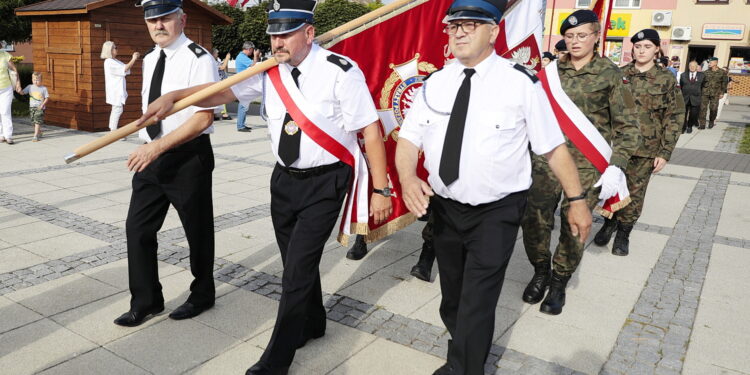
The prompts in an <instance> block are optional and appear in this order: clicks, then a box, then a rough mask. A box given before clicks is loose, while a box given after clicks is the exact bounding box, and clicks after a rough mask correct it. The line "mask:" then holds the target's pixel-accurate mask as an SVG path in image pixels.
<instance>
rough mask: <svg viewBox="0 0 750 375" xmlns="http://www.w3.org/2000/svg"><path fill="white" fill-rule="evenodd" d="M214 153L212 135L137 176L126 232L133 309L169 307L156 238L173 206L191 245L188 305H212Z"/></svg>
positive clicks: (163, 157)
mask: <svg viewBox="0 0 750 375" xmlns="http://www.w3.org/2000/svg"><path fill="white" fill-rule="evenodd" d="M213 169H214V154H213V150H212V149H211V141H210V139H209V137H208V135H201V136H199V137H198V138H196V139H193V140H192V141H190V142H187V143H185V144H183V145H180V146H178V147H175V148H174V149H172V150H169V151H167V152H165V153H163V154H162V155H161V156H159V157H158V158H157V159H156V160H155V161H154V162H153V163H151V164H150V165H149V166H148V167H146V169H144V170H143V171H142V172H138V173H136V174H135V175H133V194H132V196H131V198H130V208H129V209H128V218H127V221H126V223H125V232H126V235H127V240H128V276H129V279H130V281H129V283H130V293H131V295H132V298H131V300H130V308H131V310H134V311H143V310H146V309H149V308H151V307H154V306H159V305H162V304H164V296H163V295H162V292H161V284H160V283H159V273H158V266H157V258H156V250H157V248H158V243H157V241H156V234H157V233H158V232H159V229H161V226H162V224H163V223H164V218H165V217H166V216H167V210H168V209H169V205H170V204H172V206H174V208H175V209H176V210H177V213H178V214H179V216H180V221H182V226H183V228H184V229H185V236H186V237H187V241H188V244H189V246H190V271H191V272H192V273H193V276H194V277H195V279H194V280H193V282H192V284H190V292H191V293H190V297H189V298H188V302H191V303H193V304H195V305H198V306H201V305H206V304H213V302H214V297H215V289H214V278H213V267H214V214H213V201H212V197H211V174H212V171H213Z"/></svg>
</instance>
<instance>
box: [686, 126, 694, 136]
mask: <svg viewBox="0 0 750 375" xmlns="http://www.w3.org/2000/svg"><path fill="white" fill-rule="evenodd" d="M687 132H688V134H690V133H692V132H693V127H692V126H691V127H689V128H687Z"/></svg>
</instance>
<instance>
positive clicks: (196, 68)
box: [138, 34, 219, 142]
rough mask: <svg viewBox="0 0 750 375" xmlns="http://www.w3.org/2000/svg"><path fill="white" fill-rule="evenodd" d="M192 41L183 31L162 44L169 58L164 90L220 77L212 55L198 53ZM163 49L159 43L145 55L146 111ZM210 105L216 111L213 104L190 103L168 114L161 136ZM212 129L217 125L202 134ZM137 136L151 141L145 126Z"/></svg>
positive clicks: (189, 85)
mask: <svg viewBox="0 0 750 375" xmlns="http://www.w3.org/2000/svg"><path fill="white" fill-rule="evenodd" d="M192 43H193V41H192V40H190V39H188V38H187V37H186V36H185V34H182V35H180V36H179V38H177V40H175V41H174V42H172V44H170V45H169V46H167V47H165V48H163V50H164V54H165V55H166V61H165V65H164V79H163V80H162V83H161V93H162V94H166V93H168V92H170V91H174V90H180V89H184V88H188V87H191V86H197V85H201V84H204V83H209V82H216V81H218V79H219V75H218V73H217V72H218V70H217V68H216V62H215V61H214V58H213V56H211V54H210V53H208V52H206V51H205V50H204V52H205V53H203V54H202V55H201V56H200V57H198V56H197V55H196V54H195V52H194V51H192V50H191V48H190V47H189V46H190V45H191V44H192ZM197 48H199V47H197ZM161 50H162V48H161V47H159V46H158V45H157V46H156V47H154V49H153V50H152V51H150V52H149V53H147V54H146V56H144V57H143V87H142V88H141V97H142V99H143V104H142V107H143V111H144V112H145V111H146V108H147V107H148V94H149V90H150V89H151V76H152V75H153V74H154V68H156V62H157V61H159V54H160V53H161ZM207 109H208V110H212V111H213V109H214V108H213V107H211V108H200V107H196V106H190V107H187V108H185V109H183V110H181V111H179V112H177V113H175V114H173V115H171V116H169V117H167V118H165V119H164V120H162V122H161V130H162V133H161V136H162V137H163V136H165V135H167V134H169V133H170V132H172V131H174V130H175V129H177V128H178V127H179V126H180V125H182V124H183V123H185V121H187V120H188V119H189V118H190V117H191V116H192V115H193V114H195V112H198V111H203V110H207ZM213 132H214V126H213V125H211V126H209V127H208V128H207V129H206V130H204V131H203V134H209V133H213ZM138 136H139V137H140V139H142V140H144V141H146V142H151V137H149V136H148V132H147V131H146V128H143V129H141V130H140V131H139V132H138Z"/></svg>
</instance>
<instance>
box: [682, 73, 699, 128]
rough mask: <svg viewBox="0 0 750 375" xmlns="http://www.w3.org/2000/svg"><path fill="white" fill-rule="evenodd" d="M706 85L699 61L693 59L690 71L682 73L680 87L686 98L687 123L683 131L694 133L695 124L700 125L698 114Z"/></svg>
mask: <svg viewBox="0 0 750 375" xmlns="http://www.w3.org/2000/svg"><path fill="white" fill-rule="evenodd" d="M704 85H705V76H704V75H703V73H702V72H699V71H698V63H697V62H696V61H691V62H690V65H689V66H688V71H686V72H683V73H682V75H680V88H681V89H682V97H683V98H684V99H685V114H686V116H685V124H684V125H683V126H682V132H683V133H692V132H693V126H698V115H699V113H700V109H701V95H702V93H703V86H704Z"/></svg>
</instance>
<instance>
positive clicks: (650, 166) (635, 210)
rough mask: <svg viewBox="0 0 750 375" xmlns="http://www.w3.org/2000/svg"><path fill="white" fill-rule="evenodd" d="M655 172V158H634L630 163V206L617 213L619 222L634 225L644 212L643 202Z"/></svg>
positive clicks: (626, 174)
mask: <svg viewBox="0 0 750 375" xmlns="http://www.w3.org/2000/svg"><path fill="white" fill-rule="evenodd" d="M653 171H654V158H642V157H638V156H633V157H631V158H630V161H629V162H628V168H627V170H626V171H625V177H626V178H627V180H628V191H629V192H630V204H628V205H627V206H625V207H623V208H621V209H620V210H619V211H617V212H615V217H616V218H617V221H618V222H620V223H622V224H625V225H634V224H635V222H636V221H638V218H639V217H641V212H642V211H643V200H644V199H645V198H646V188H648V182H649V179H650V178H651V172H653Z"/></svg>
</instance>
